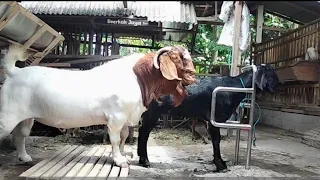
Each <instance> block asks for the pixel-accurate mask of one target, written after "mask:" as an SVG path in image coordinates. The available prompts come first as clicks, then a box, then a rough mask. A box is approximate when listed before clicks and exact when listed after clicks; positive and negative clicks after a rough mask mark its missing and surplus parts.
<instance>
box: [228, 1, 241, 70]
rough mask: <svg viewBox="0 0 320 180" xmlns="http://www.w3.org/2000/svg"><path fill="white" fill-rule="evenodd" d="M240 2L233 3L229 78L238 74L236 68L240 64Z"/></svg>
mask: <svg viewBox="0 0 320 180" xmlns="http://www.w3.org/2000/svg"><path fill="white" fill-rule="evenodd" d="M242 3H243V2H242V1H236V3H235V6H236V7H235V26H234V34H233V37H234V40H233V47H232V64H231V72H230V75H231V76H237V75H238V74H239V68H238V67H237V66H238V64H239V62H240V59H239V58H240V57H241V56H240V55H241V54H240V52H239V50H240V49H239V37H240V28H241V14H242V5H243V4H242Z"/></svg>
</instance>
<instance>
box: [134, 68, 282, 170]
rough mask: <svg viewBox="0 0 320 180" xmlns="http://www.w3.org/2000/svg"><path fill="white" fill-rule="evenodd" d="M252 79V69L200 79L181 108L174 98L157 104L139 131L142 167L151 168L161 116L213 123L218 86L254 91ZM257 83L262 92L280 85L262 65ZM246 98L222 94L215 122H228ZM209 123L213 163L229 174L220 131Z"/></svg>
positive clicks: (149, 112)
mask: <svg viewBox="0 0 320 180" xmlns="http://www.w3.org/2000/svg"><path fill="white" fill-rule="evenodd" d="M252 76H253V72H252V70H250V71H245V72H243V73H242V74H240V75H238V76H236V77H230V76H223V77H204V78H200V79H197V83H195V84H193V85H190V86H187V87H186V90H187V92H188V94H189V96H188V97H187V98H185V100H184V101H183V102H182V104H181V105H180V106H178V107H173V102H172V97H171V96H166V97H163V98H162V99H161V103H160V104H159V103H158V102H156V101H153V102H152V103H151V104H150V107H149V109H148V111H146V112H145V113H143V114H142V126H141V127H140V128H139V137H138V156H140V159H139V164H141V165H142V166H144V167H149V166H150V162H149V160H148V154H147V141H148V138H149V134H150V132H151V130H152V129H153V128H154V127H155V125H156V123H157V121H158V118H159V117H160V116H161V114H164V113H168V114H170V115H173V116H184V117H190V118H200V119H203V120H205V121H210V113H211V97H212V91H213V90H214V89H215V88H216V87H218V86H225V87H239V88H243V85H244V86H245V87H246V88H250V87H252ZM255 80H256V82H255V83H256V85H257V87H258V88H257V90H259V89H261V90H263V91H265V92H267V93H275V92H276V90H277V86H278V84H279V79H278V76H277V74H276V73H275V71H274V69H273V68H272V67H271V66H270V65H258V66H257V73H256V78H255ZM244 97H245V93H235V92H218V94H217V101H216V108H217V109H216V115H215V118H216V119H215V120H216V121H217V122H220V123H223V122H226V121H227V120H228V119H229V118H230V116H231V115H232V114H233V113H234V112H235V110H236V108H237V106H238V105H239V104H240V102H241V101H242V100H243V98H244ZM208 124H209V127H208V132H209V134H210V136H211V141H212V144H213V157H214V159H213V163H214V164H215V165H216V167H217V169H216V171H217V172H219V171H225V170H227V165H226V163H225V161H223V159H222V158H221V154H220V140H221V135H220V129H219V128H217V127H214V126H213V125H212V124H211V123H208Z"/></svg>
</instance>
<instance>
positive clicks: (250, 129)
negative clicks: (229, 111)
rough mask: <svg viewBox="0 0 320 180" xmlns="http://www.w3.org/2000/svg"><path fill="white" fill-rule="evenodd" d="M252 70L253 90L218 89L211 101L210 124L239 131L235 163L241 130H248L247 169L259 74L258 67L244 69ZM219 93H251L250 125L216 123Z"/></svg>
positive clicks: (236, 122)
mask: <svg viewBox="0 0 320 180" xmlns="http://www.w3.org/2000/svg"><path fill="white" fill-rule="evenodd" d="M249 69H252V71H253V77H252V88H234V87H221V86H220V87H217V88H215V89H214V90H213V91H212V101H211V118H210V122H211V124H212V125H213V126H215V127H220V128H233V129H237V137H236V148H235V163H238V159H239V146H240V132H241V129H248V130H249V131H248V142H247V161H246V166H245V168H246V169H249V168H250V160H251V148H252V127H253V115H254V113H253V112H254V105H255V76H256V72H257V67H256V66H255V65H251V66H246V67H243V68H242V70H243V71H246V70H249ZM219 91H224V92H244V93H250V94H252V95H251V103H250V107H248V105H246V107H247V108H251V109H250V117H249V124H241V123H240V121H227V122H226V123H218V122H216V121H215V109H216V99H217V93H218V92H219Z"/></svg>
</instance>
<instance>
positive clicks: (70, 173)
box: [19, 145, 131, 179]
mask: <svg viewBox="0 0 320 180" xmlns="http://www.w3.org/2000/svg"><path fill="white" fill-rule="evenodd" d="M111 156H112V155H111V145H101V146H99V145H95V146H92V147H85V146H78V145H67V146H65V147H63V148H62V149H60V150H59V151H57V152H56V153H55V154H53V155H52V156H51V157H50V158H47V159H44V160H42V161H40V162H39V163H37V164H36V165H34V166H33V167H31V168H30V169H28V170H27V171H25V172H23V173H22V174H21V175H20V176H19V179H73V178H75V177H77V178H80V177H81V178H80V179H89V178H90V179H92V178H93V177H96V178H98V179H108V178H109V177H110V178H111V177H113V178H114V177H127V176H128V174H129V168H120V167H118V166H115V165H114V164H113V161H112V158H111ZM127 158H128V159H130V158H131V156H127Z"/></svg>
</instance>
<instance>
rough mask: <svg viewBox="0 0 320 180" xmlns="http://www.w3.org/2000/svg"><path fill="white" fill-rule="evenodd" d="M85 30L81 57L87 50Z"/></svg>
mask: <svg viewBox="0 0 320 180" xmlns="http://www.w3.org/2000/svg"><path fill="white" fill-rule="evenodd" d="M87 35H88V34H87V29H84V32H83V48H82V55H86V50H87Z"/></svg>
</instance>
